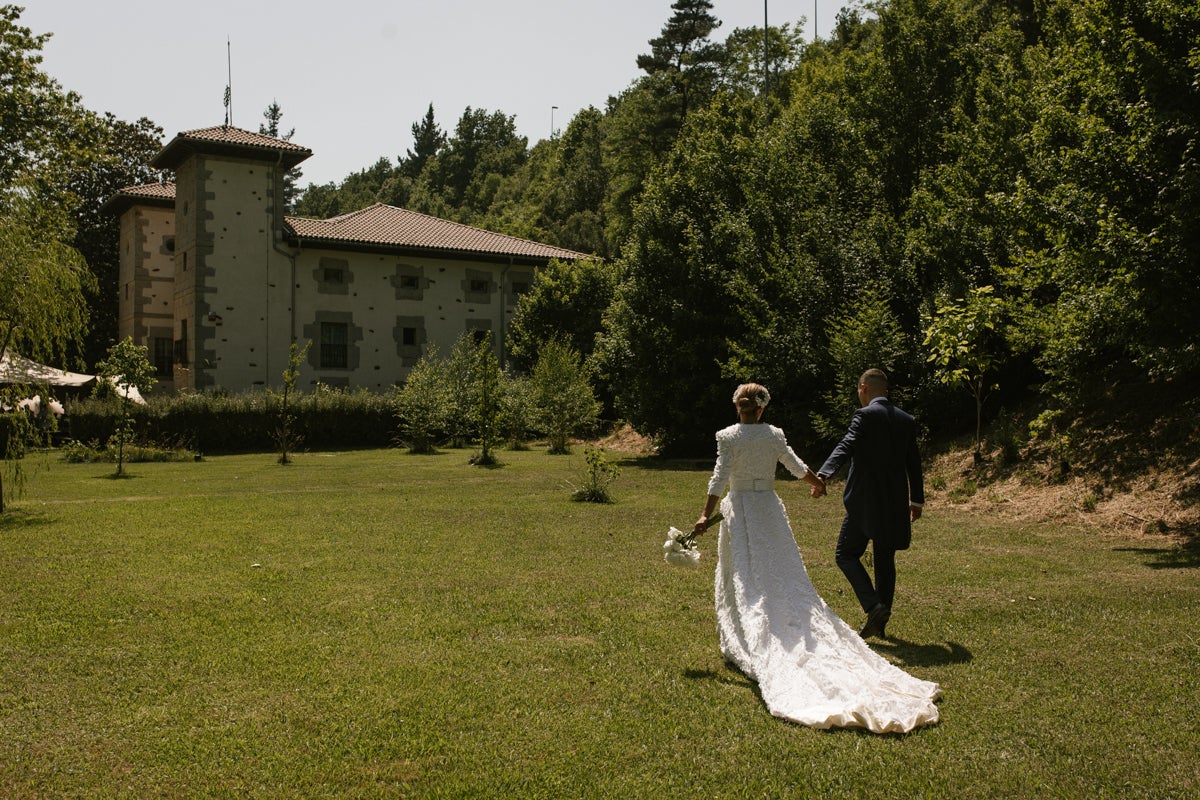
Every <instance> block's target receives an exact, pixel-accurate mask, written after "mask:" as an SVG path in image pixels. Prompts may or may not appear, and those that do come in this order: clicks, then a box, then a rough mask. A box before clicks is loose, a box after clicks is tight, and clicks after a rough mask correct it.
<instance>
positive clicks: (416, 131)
mask: <svg viewBox="0 0 1200 800" xmlns="http://www.w3.org/2000/svg"><path fill="white" fill-rule="evenodd" d="M412 135H413V147H412V149H411V150H408V151H407V153H406V155H405V157H404V158H402V159H400V169H401V171H402V172H403V173H404V174H405V175H406V176H408V177H409V178H412V179H414V180H415V179H416V178H418V177H419V176H420V175H421V172H422V171H423V170H424V169H425V165H426V164H428V163H429V159H431V158H433V157H434V156H435V155H437V154H438V152H439V151H440V150H441V149H442V148H443V147H445V146H446V134H445V133H444V132H443V131H442V129H441V128H440V127H438V124H437V122H436V121H435V120H434V118H433V103H430V104H429V110H428V111H426V112H425V116H424V117H423V118H422V119H421V120H420V121H419V122H414V123H413V126H412Z"/></svg>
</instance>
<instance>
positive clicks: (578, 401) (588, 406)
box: [531, 339, 600, 455]
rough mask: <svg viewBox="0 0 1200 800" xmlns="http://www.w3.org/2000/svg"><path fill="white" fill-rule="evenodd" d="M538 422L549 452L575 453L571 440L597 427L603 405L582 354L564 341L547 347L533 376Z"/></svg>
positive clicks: (542, 352) (538, 361)
mask: <svg viewBox="0 0 1200 800" xmlns="http://www.w3.org/2000/svg"><path fill="white" fill-rule="evenodd" d="M531 380H532V381H533V386H534V408H535V412H534V418H535V419H536V420H537V423H538V425H539V426H540V427H541V429H542V431H543V432H544V433H545V434H546V436H547V438H548V439H549V443H550V447H549V452H550V453H552V454H555V455H565V454H567V453H570V452H571V437H572V436H573V435H575V434H576V433H578V432H580V431H582V430H584V429H586V428H587V427H589V426H591V425H593V424H595V422H596V419H597V418H598V416H599V414H600V404H599V403H597V402H596V396H595V394H594V393H593V392H592V384H591V382H590V381H589V379H588V371H587V369H586V368H585V367H584V365H583V361H582V359H581V358H580V357H579V353H577V352H575V351H574V350H573V349H571V346H570V345H568V344H567V343H566V342H564V341H562V340H558V339H555V340H552V341H550V342H547V343H546V344H545V345H543V347H542V350H541V353H540V354H539V355H538V360H537V363H536V364H535V365H534V367H533V374H532V376H531Z"/></svg>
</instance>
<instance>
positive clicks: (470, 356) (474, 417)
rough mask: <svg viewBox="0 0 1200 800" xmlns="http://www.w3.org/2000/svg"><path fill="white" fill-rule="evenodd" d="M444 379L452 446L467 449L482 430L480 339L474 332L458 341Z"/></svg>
mask: <svg viewBox="0 0 1200 800" xmlns="http://www.w3.org/2000/svg"><path fill="white" fill-rule="evenodd" d="M480 338H482V337H480ZM442 380H443V381H444V382H445V384H446V435H447V438H448V439H449V441H450V446H451V447H467V446H468V445H469V444H470V443H471V440H472V439H474V438H475V437H476V435H477V433H478V430H479V408H480V404H479V339H477V338H476V335H475V332H474V331H465V332H464V333H462V334H461V335H460V336H459V337H458V339H456V340H455V342H454V345H453V346H452V347H451V348H450V353H449V355H448V356H447V357H446V360H445V362H444V363H443V364H442Z"/></svg>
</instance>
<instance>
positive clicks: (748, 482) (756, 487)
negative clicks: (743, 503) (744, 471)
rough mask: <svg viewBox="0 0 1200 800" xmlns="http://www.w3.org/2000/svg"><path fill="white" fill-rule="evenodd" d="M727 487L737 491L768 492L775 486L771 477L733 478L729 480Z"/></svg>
mask: <svg viewBox="0 0 1200 800" xmlns="http://www.w3.org/2000/svg"><path fill="white" fill-rule="evenodd" d="M729 488H730V489H736V490H737V491H739V492H769V491H771V490H772V489H774V488H775V481H774V479H772V478H734V479H730V481H729Z"/></svg>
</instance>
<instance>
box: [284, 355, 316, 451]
mask: <svg viewBox="0 0 1200 800" xmlns="http://www.w3.org/2000/svg"><path fill="white" fill-rule="evenodd" d="M311 346H312V340H308V341H306V342H305V343H304V347H303V348H301V347H300V346H299V345H298V344H296V342H292V344H291V346H290V347H289V348H288V365H287V367H286V368H284V370H283V394H282V395H280V398H279V427H278V428H277V429H276V431H275V443H276V444H277V445H278V446H279V459H278V460H279V463H280V464H290V463H292V459H291V456H289V455H288V451H289V450H293V449H295V448H296V447H297V446H298V445H299V444H300V441H301V436H300V435H299V434H297V433H296V428H295V426H296V408H295V401H296V398H295V394H296V379H297V378H298V377H299V375H300V365H301V364H303V363H304V357H305V356H306V355H307V354H308V348H309V347H311Z"/></svg>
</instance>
